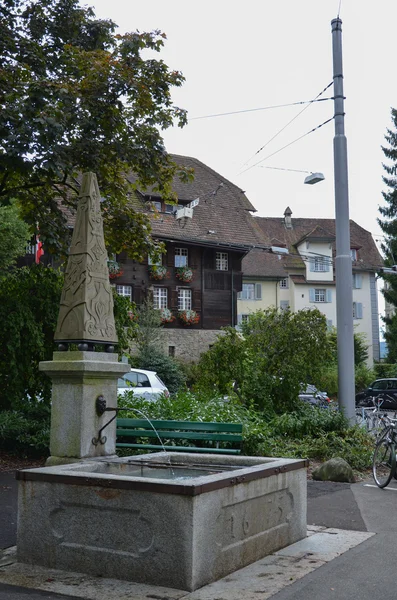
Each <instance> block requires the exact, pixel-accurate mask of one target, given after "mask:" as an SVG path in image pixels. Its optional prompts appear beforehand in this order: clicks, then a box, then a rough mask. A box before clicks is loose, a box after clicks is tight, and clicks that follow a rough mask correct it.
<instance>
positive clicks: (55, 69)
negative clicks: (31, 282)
mask: <svg viewBox="0 0 397 600" xmlns="http://www.w3.org/2000/svg"><path fill="white" fill-rule="evenodd" d="M0 22H1V36H0V38H1V39H0V57H1V65H2V67H1V70H0V107H1V110H0V203H1V204H3V205H6V204H7V203H8V202H9V199H10V198H12V197H16V196H17V197H18V198H19V199H20V201H21V206H22V210H23V215H22V216H23V218H24V219H25V220H26V222H27V223H29V224H30V226H31V228H32V230H35V229H36V227H37V225H38V226H39V227H40V238H41V240H42V241H43V242H44V246H45V248H46V249H47V250H48V251H51V252H53V253H57V254H61V253H62V252H64V251H65V248H66V246H67V240H68V237H67V235H66V231H67V227H66V225H67V224H66V217H65V214H64V212H63V211H62V210H61V209H60V202H59V200H58V201H57V199H59V198H61V199H62V204H63V206H64V207H66V208H74V207H75V205H76V194H77V193H78V191H79V180H78V178H79V173H81V172H85V171H94V172H95V173H96V174H97V176H98V181H99V186H100V189H101V193H102V195H103V213H104V221H105V235H106V241H107V244H108V247H109V249H110V250H111V251H112V252H117V253H119V252H121V251H122V250H125V251H127V252H128V253H129V255H130V257H131V258H136V259H139V258H140V257H141V256H142V254H143V253H145V254H146V253H149V254H156V248H154V247H153V242H152V240H151V238H150V225H149V222H148V219H147V218H146V217H145V216H144V215H143V214H140V213H139V212H136V211H135V210H134V204H133V202H132V201H131V200H130V196H129V195H130V193H131V191H133V189H134V187H136V185H138V183H139V185H140V186H141V187H145V186H149V185H150V186H152V185H153V186H154V191H155V192H156V190H157V192H158V193H160V194H162V195H163V196H164V197H167V198H172V192H171V181H172V178H173V176H174V175H175V174H176V173H178V174H179V175H180V176H181V177H183V176H185V177H188V176H189V175H190V172H188V171H183V170H180V169H179V170H178V167H177V166H176V165H175V163H173V161H172V160H171V158H170V156H169V155H168V154H167V153H166V151H165V149H164V145H163V140H162V137H161V130H164V129H166V128H168V127H170V126H171V125H172V124H173V122H174V120H175V121H176V122H177V123H178V125H179V126H183V125H184V124H185V123H186V113H185V111H184V110H182V109H180V108H178V107H176V106H173V105H172V101H171V90H172V88H173V87H174V86H177V87H178V86H180V85H182V83H183V81H184V78H183V76H182V75H181V73H180V72H178V71H174V70H170V69H169V68H168V67H167V66H166V65H165V64H164V62H163V61H162V60H158V59H155V58H154V57H153V56H152V55H153V54H154V53H158V52H160V50H161V48H162V46H163V44H164V40H165V38H166V36H165V35H164V34H163V33H161V32H160V31H153V32H150V33H140V32H135V33H127V34H125V35H119V34H116V33H115V32H116V25H115V23H113V22H112V21H110V20H99V19H97V18H96V17H95V15H94V12H93V10H92V9H91V8H86V7H82V6H80V5H79V3H78V0H7V1H6V2H3V3H1V5H0ZM147 51H150V53H151V56H150V57H148V58H145V59H144V58H143V54H145V56H146V54H147ZM131 171H133V172H134V173H135V175H136V176H137V177H138V181H137V183H136V185H135V186H134V185H132V184H131V183H130V182H129V179H128V174H129V173H130V172H131ZM121 230H122V231H123V236H120V231H121Z"/></svg>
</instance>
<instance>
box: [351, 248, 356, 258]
mask: <svg viewBox="0 0 397 600" xmlns="http://www.w3.org/2000/svg"><path fill="white" fill-rule="evenodd" d="M350 256H351V259H352V260H353V261H355V260H357V249H356V248H350Z"/></svg>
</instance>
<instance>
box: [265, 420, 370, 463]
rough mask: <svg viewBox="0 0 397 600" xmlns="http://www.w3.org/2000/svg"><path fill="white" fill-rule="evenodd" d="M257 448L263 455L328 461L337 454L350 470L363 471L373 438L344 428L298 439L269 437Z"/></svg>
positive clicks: (367, 461)
mask: <svg viewBox="0 0 397 600" xmlns="http://www.w3.org/2000/svg"><path fill="white" fill-rule="evenodd" d="M261 450H262V452H263V453H265V454H266V455H267V456H283V457H289V458H309V459H316V460H324V461H325V460H329V459H330V458H333V457H336V456H339V457H341V458H344V459H345V460H346V461H347V462H348V463H349V464H350V466H351V467H352V468H353V469H356V470H363V469H366V468H368V467H370V466H371V464H372V455H373V451H374V439H373V437H372V436H371V435H369V434H368V433H367V432H366V431H365V430H363V429H361V428H360V427H358V426H356V427H348V428H347V429H345V430H344V431H329V432H326V433H320V434H319V435H318V436H316V437H313V436H309V435H307V436H304V437H302V438H300V439H295V438H289V437H281V436H280V437H271V438H269V439H268V442H267V444H264V445H262V447H261Z"/></svg>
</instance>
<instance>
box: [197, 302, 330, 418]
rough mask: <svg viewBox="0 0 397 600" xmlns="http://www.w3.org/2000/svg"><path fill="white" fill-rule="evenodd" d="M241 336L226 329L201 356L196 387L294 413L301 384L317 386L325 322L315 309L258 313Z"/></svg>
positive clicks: (326, 351) (324, 349) (323, 353)
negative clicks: (232, 393)
mask: <svg viewBox="0 0 397 600" xmlns="http://www.w3.org/2000/svg"><path fill="white" fill-rule="evenodd" d="M241 334H242V335H241ZM241 334H239V333H238V332H236V331H235V330H234V329H232V328H228V329H226V330H225V334H224V336H222V337H220V338H219V339H218V340H217V342H216V343H215V344H214V345H213V347H212V348H211V349H210V350H209V351H208V352H206V354H204V355H203V356H202V358H201V360H200V363H199V372H200V377H199V382H198V383H199V385H200V386H201V387H202V386H203V383H204V387H207V388H210V389H213V390H217V391H218V392H219V393H221V394H225V393H228V392H230V391H231V388H232V386H233V387H234V389H235V391H236V392H237V394H238V396H239V398H240V399H241V400H242V401H243V402H244V403H245V404H247V405H249V404H254V405H255V406H256V407H259V408H261V409H262V410H268V411H269V412H270V411H273V410H276V411H280V412H282V411H284V410H289V409H291V408H293V407H294V406H295V405H296V402H297V400H298V394H299V391H300V388H301V385H302V384H306V383H314V384H316V382H317V380H318V379H319V376H320V373H321V370H322V368H323V366H324V364H325V363H326V362H327V360H328V359H329V357H330V350H329V344H328V340H327V325H326V320H325V317H324V315H323V314H322V313H320V311H319V310H317V309H315V310H301V311H298V312H296V313H292V312H290V311H288V310H287V311H278V310H277V309H276V308H270V309H268V310H265V311H257V312H255V313H252V314H251V315H250V316H249V318H248V320H247V321H246V322H245V323H243V325H242V332H241Z"/></svg>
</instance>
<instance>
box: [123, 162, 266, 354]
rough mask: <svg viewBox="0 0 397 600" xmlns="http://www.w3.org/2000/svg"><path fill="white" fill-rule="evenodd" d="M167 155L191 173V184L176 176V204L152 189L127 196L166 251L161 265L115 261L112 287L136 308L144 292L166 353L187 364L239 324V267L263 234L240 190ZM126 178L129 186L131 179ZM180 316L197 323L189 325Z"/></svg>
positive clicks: (207, 170) (205, 170) (196, 165)
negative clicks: (117, 271)
mask: <svg viewBox="0 0 397 600" xmlns="http://www.w3.org/2000/svg"><path fill="white" fill-rule="evenodd" d="M172 158H173V160H174V161H175V162H176V163H177V164H178V165H180V166H184V167H187V168H192V169H193V170H194V180H193V181H192V182H189V183H182V182H181V181H180V180H179V179H177V178H175V180H174V182H173V191H174V192H175V193H176V195H177V204H170V203H167V202H164V200H163V199H162V198H161V197H160V196H159V195H158V193H157V194H156V192H155V191H154V190H153V189H147V190H139V191H138V192H137V193H136V197H135V198H133V199H132V201H133V202H134V204H135V208H136V210H139V211H143V212H145V213H146V214H147V215H148V216H149V218H150V221H151V226H152V236H153V237H154V238H155V239H157V240H159V241H161V242H163V243H164V244H165V248H166V252H165V254H164V255H163V256H162V259H161V262H160V264H152V261H151V260H150V257H148V259H147V260H146V261H144V262H143V263H137V262H134V261H131V260H130V259H128V258H127V257H126V256H123V255H121V256H118V257H117V262H118V263H119V264H120V265H121V273H122V274H121V276H120V277H118V278H117V279H116V280H115V281H114V283H115V285H116V286H117V291H118V292H119V293H121V294H123V295H128V296H129V297H130V298H131V299H132V300H133V301H135V302H136V303H137V304H140V303H141V302H142V300H143V298H145V297H146V296H147V295H148V293H150V294H151V296H152V298H153V302H154V306H155V307H156V308H158V309H159V310H161V311H162V314H163V315H164V322H165V326H164V331H163V334H164V335H163V340H164V350H165V351H168V352H169V354H171V355H174V356H179V357H180V358H183V359H185V360H192V359H197V358H198V357H199V355H200V353H201V352H203V351H205V350H208V348H209V346H210V345H211V344H212V343H213V342H214V341H215V339H216V338H217V336H218V335H219V330H220V329H221V327H224V326H228V325H230V326H235V325H237V294H238V292H240V291H241V289H242V267H241V262H242V259H243V257H244V256H245V255H246V254H247V252H249V250H250V249H251V248H252V247H255V246H259V245H261V237H262V232H261V230H260V228H259V227H258V225H257V222H256V220H255V219H253V218H252V213H253V212H255V208H254V207H253V206H252V204H251V203H250V201H249V200H248V198H247V197H246V195H245V194H244V192H243V190H241V189H240V188H239V187H237V186H236V185H234V184H233V183H231V182H230V181H228V180H227V179H225V178H224V177H222V175H220V174H219V173H216V172H215V171H214V170H213V169H210V168H209V167H207V166H206V165H205V164H203V163H202V162H200V161H199V160H197V159H195V158H191V157H184V156H176V155H173V156H172ZM129 179H130V181H131V182H134V177H133V175H130V176H129ZM183 271H185V275H186V272H187V276H184V273H183ZM192 311H193V313H192ZM181 314H182V315H184V314H185V315H186V314H188V315H191V314H194V316H195V318H194V320H193V322H192V323H191V324H188V325H187V324H186V322H185V320H184V318H183V316H182V318H181Z"/></svg>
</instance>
